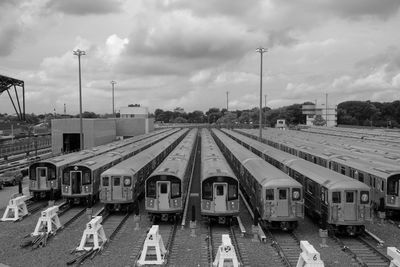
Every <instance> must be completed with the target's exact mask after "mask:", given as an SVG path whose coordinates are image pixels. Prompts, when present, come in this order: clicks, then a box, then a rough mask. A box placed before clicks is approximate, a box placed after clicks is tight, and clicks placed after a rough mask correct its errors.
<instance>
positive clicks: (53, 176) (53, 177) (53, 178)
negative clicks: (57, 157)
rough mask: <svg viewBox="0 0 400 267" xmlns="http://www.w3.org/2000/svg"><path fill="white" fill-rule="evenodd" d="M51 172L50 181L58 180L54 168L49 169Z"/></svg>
mask: <svg viewBox="0 0 400 267" xmlns="http://www.w3.org/2000/svg"><path fill="white" fill-rule="evenodd" d="M49 170H50V175H49V177H48V179H49V180H55V179H56V170H55V169H54V168H49Z"/></svg>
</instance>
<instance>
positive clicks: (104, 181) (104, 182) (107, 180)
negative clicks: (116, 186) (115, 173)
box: [103, 176, 110, 186]
mask: <svg viewBox="0 0 400 267" xmlns="http://www.w3.org/2000/svg"><path fill="white" fill-rule="evenodd" d="M109 185H110V179H109V178H108V176H104V177H103V186H109Z"/></svg>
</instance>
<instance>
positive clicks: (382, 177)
mask: <svg viewBox="0 0 400 267" xmlns="http://www.w3.org/2000/svg"><path fill="white" fill-rule="evenodd" d="M240 132H241V133H243V134H244V135H245V136H248V137H251V138H253V139H255V138H256V136H255V135H252V134H251V133H249V132H247V131H240ZM264 141H265V142H266V143H268V144H269V145H270V146H273V147H275V148H277V149H280V150H282V151H285V152H287V153H290V154H292V155H295V156H298V157H300V158H302V159H304V160H307V161H309V162H312V163H314V164H318V165H320V166H323V167H325V168H328V169H331V170H333V171H335V172H338V173H341V174H343V175H346V176H348V177H350V178H353V179H355V180H358V181H360V182H363V183H365V184H366V185H367V186H370V187H371V201H372V206H373V208H374V209H378V210H380V211H383V210H385V211H386V213H387V214H388V215H391V214H394V213H397V214H398V213H400V195H399V191H400V186H399V180H400V168H399V167H398V162H396V161H393V160H392V161H391V160H389V159H387V158H382V159H379V157H377V155H375V154H371V153H367V152H363V153H354V152H353V153H351V151H340V150H339V149H336V148H326V146H324V145H318V144H315V145H314V146H313V147H311V146H305V145H299V143H297V145H295V144H293V143H291V142H289V140H284V139H281V140H279V141H278V140H273V139H272V138H270V137H269V138H268V139H264Z"/></svg>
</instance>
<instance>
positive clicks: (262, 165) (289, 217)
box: [212, 130, 304, 231]
mask: <svg viewBox="0 0 400 267" xmlns="http://www.w3.org/2000/svg"><path fill="white" fill-rule="evenodd" d="M212 132H213V135H214V136H215V139H216V142H217V144H218V145H219V147H220V148H221V150H222V152H223V153H224V155H225V157H226V158H227V159H228V161H229V162H230V164H231V166H232V168H233V170H234V171H235V173H236V175H237V176H238V177H239V181H240V187H241V188H243V189H244V192H243V193H244V195H245V197H246V199H247V200H248V201H249V202H250V204H251V206H252V208H253V211H254V214H256V215H257V217H258V218H259V219H260V220H261V222H262V223H265V224H266V225H267V226H268V227H269V228H272V229H282V230H285V231H286V230H289V231H290V230H293V229H295V228H296V227H297V225H298V221H299V220H300V219H303V218H304V200H303V186H302V185H301V184H300V183H299V182H298V181H296V180H295V179H293V178H291V177H290V176H289V175H287V174H286V173H284V172H282V171H280V170H279V169H277V168H275V167H274V166H272V165H271V164H269V163H268V162H266V161H264V160H263V159H262V158H260V157H258V156H257V155H255V154H254V153H252V152H251V151H249V150H247V149H245V148H244V147H243V146H241V145H240V144H238V143H237V142H236V141H234V140H233V139H231V138H229V137H228V136H227V135H226V134H223V133H222V132H221V131H217V130H213V131H212Z"/></svg>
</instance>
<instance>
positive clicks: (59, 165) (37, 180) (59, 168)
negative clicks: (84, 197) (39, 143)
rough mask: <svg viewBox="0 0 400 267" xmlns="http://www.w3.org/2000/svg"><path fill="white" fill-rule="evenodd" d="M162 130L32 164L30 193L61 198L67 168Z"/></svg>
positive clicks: (34, 195)
mask: <svg viewBox="0 0 400 267" xmlns="http://www.w3.org/2000/svg"><path fill="white" fill-rule="evenodd" d="M165 131H170V132H172V131H174V130H171V129H169V130H162V131H157V132H152V133H150V134H145V135H139V136H136V137H132V138H128V139H125V140H121V141H115V142H112V143H110V144H106V145H101V146H97V147H94V148H91V149H85V150H82V151H79V152H74V153H69V154H64V155H60V156H56V157H53V158H50V159H45V160H41V161H39V162H35V163H32V164H31V165H30V166H29V168H28V175H29V191H30V194H31V195H32V196H33V197H34V198H48V197H49V196H50V192H51V191H53V193H54V195H55V197H60V196H61V178H62V173H63V170H64V168H65V167H67V166H68V165H71V164H75V163H77V162H80V161H83V160H87V159H89V158H91V157H94V156H97V155H101V154H103V153H107V152H109V151H112V150H114V149H117V148H120V147H123V146H126V145H129V144H132V143H134V142H137V141H140V140H142V139H145V138H149V137H151V136H154V135H157V134H160V133H163V132H165Z"/></svg>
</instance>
